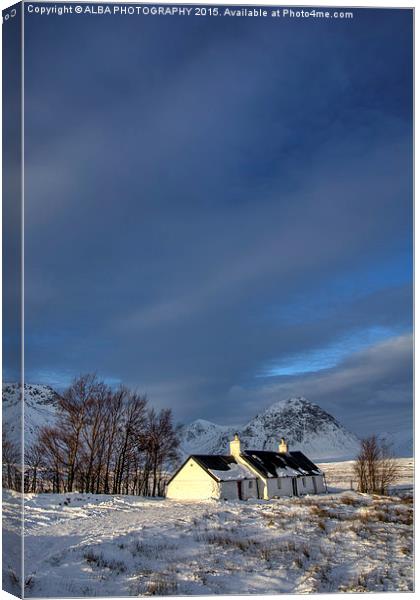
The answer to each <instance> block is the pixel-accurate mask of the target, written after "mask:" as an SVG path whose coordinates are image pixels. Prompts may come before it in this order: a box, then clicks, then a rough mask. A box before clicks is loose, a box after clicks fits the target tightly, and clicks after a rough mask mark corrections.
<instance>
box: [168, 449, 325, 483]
mask: <svg viewBox="0 0 420 600" xmlns="http://www.w3.org/2000/svg"><path fill="white" fill-rule="evenodd" d="M241 457H242V459H245V460H246V462H248V464H249V465H250V466H251V467H253V468H254V469H255V470H256V471H257V472H258V473H260V474H261V475H262V476H263V477H298V476H299V475H321V474H322V471H321V470H320V469H318V467H317V466H316V465H315V464H314V463H313V462H312V461H310V460H309V458H307V457H306V456H305V455H304V454H302V452H298V451H295V452H287V453H281V452H268V451H265V450H245V451H244V452H242V453H241ZM191 458H192V459H194V460H195V461H196V462H197V463H198V464H199V465H200V466H201V467H202V468H203V469H204V470H205V471H207V473H208V474H209V475H210V476H211V477H213V479H215V480H216V481H237V480H241V479H256V476H255V474H254V473H253V471H252V470H251V469H249V468H247V466H246V465H244V464H242V463H238V462H237V461H236V459H235V457H234V456H229V455H222V454H192V455H191V456H189V457H188V458H187V459H186V461H185V462H184V463H183V464H182V465H181V466H180V467H179V469H178V470H177V471H176V472H175V473H174V474H173V475H172V477H171V478H170V479H169V481H168V483H170V482H171V481H172V479H174V477H176V475H177V474H178V473H179V471H180V470H181V469H182V468H183V467H184V466H185V465H186V464H187V462H188V461H189V460H190V459H191Z"/></svg>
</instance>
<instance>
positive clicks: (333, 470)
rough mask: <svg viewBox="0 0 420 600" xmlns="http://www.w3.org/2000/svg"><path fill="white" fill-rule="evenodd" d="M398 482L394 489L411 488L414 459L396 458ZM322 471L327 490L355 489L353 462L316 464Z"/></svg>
mask: <svg viewBox="0 0 420 600" xmlns="http://www.w3.org/2000/svg"><path fill="white" fill-rule="evenodd" d="M396 460H397V464H398V480H397V481H396V483H395V486H393V487H394V489H397V490H410V489H412V488H413V481H414V458H398V459H396ZM317 465H318V466H319V468H320V469H322V471H324V473H325V475H326V478H327V484H328V488H329V489H332V490H347V489H351V488H352V486H353V487H354V488H356V481H355V477H354V473H353V465H354V461H353V460H347V461H343V462H329V463H320V462H318V463H317Z"/></svg>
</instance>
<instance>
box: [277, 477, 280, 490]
mask: <svg viewBox="0 0 420 600" xmlns="http://www.w3.org/2000/svg"><path fill="white" fill-rule="evenodd" d="M277 487H278V489H279V490H281V479H280V477H278V478H277Z"/></svg>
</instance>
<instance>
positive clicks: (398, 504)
mask: <svg viewBox="0 0 420 600" xmlns="http://www.w3.org/2000/svg"><path fill="white" fill-rule="evenodd" d="M12 500H13V497H12V496H11V495H10V494H6V495H5V497H4V510H5V512H6V514H7V513H8V512H9V511H12V510H13V506H12ZM25 504H26V519H25V523H26V537H25V558H26V574H25V583H26V592H25V594H26V596H28V597H49V596H54V597H64V596H79V597H80V596H123V595H135V596H136V595H174V594H180V595H184V594H185V595H191V594H194V595H201V594H233V593H236V594H238V593H255V594H275V593H291V592H300V593H310V592H335V591H360V592H362V591H385V590H386V591H408V590H412V588H413V571H412V503H411V499H410V498H409V497H406V498H399V497H393V498H383V497H370V496H364V495H363V496H362V495H359V494H357V493H355V492H344V493H341V494H339V493H336V494H330V495H327V496H306V497H302V498H290V499H283V500H281V501H280V500H272V501H262V500H254V501H248V502H239V501H236V502H220V501H219V502H218V501H208V502H177V501H173V500H162V499H159V500H153V499H143V498H139V497H132V496H113V497H112V496H95V495H82V494H67V495H61V496H60V495H53V494H43V495H29V496H27V499H26V503H25ZM6 524H8V526H9V528H10V529H11V530H13V529H14V530H15V532H16V531H17V530H16V527H17V523H15V525H14V526H13V515H10V518H9V519H8V518H7V517H6V521H5V523H4V525H6ZM10 535H13V531H10ZM10 561H11V557H10V556H9V557H8V558H6V560H5V563H4V565H5V573H4V578H5V583H6V584H7V585H9V584H12V583H13V581H15V579H16V578H15V574H14V573H13V565H12V564H11V562H10Z"/></svg>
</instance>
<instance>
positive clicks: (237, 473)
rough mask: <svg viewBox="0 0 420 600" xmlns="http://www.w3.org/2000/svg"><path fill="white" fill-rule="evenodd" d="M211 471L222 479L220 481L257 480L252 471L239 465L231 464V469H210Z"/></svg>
mask: <svg viewBox="0 0 420 600" xmlns="http://www.w3.org/2000/svg"><path fill="white" fill-rule="evenodd" d="M209 471H210V472H211V473H212V474H213V475H214V476H215V477H217V479H220V481H237V480H238V479H256V476H255V475H254V474H253V473H252V471H251V470H250V469H248V468H247V467H245V466H244V465H239V464H238V463H230V464H229V469H228V470H227V471H226V470H223V471H218V470H217V469H209Z"/></svg>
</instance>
